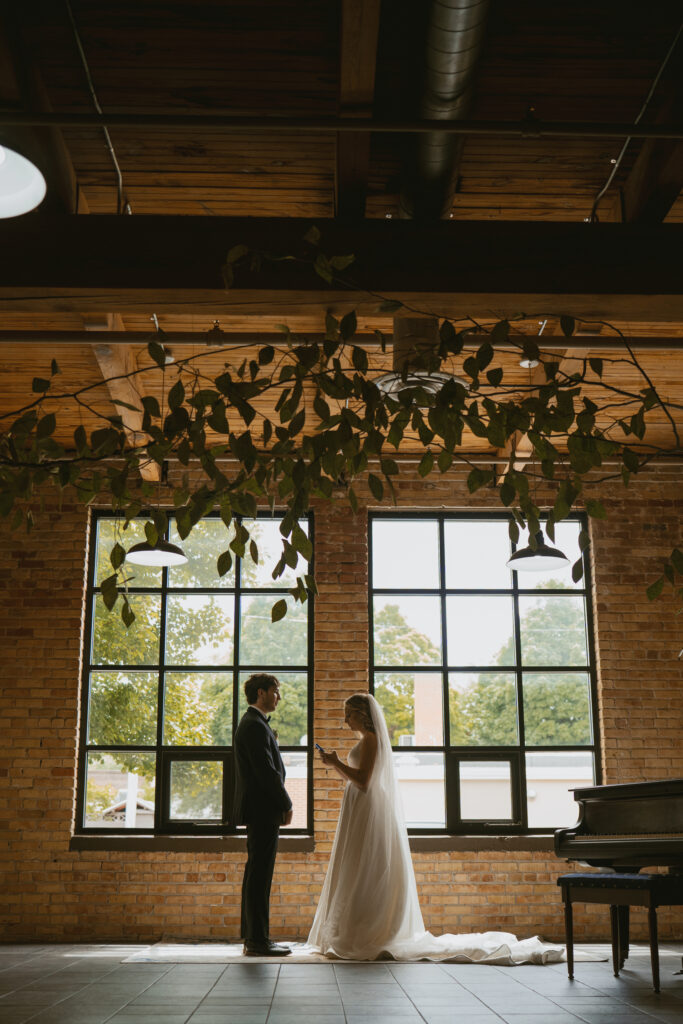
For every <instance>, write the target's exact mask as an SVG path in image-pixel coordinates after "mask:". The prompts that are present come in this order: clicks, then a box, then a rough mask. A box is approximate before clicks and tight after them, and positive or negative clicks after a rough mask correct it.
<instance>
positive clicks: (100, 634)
mask: <svg viewBox="0 0 683 1024" xmlns="http://www.w3.org/2000/svg"><path fill="white" fill-rule="evenodd" d="M130 603H131V606H132V608H133V611H134V612H135V622H133V624H132V625H131V626H129V627H128V628H126V626H124V624H123V622H122V621H121V605H120V598H119V602H117V604H116V606H115V607H114V609H113V610H112V611H111V612H108V611H107V609H106V608H105V606H104V602H103V600H102V598H101V596H100V595H99V594H98V595H97V596H96V597H95V601H94V608H93V639H92V661H93V664H95V665H155V664H157V662H158V660H159V624H160V621H161V618H160V615H161V598H160V597H157V596H156V594H135V595H134V596H133V595H131V598H130Z"/></svg>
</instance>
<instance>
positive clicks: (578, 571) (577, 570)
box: [572, 558, 583, 583]
mask: <svg viewBox="0 0 683 1024" xmlns="http://www.w3.org/2000/svg"><path fill="white" fill-rule="evenodd" d="M582 578H583V558H577V560H576V561H575V562H574V564H573V566H572V579H573V580H574V583H578V582H579V580H580V579H582Z"/></svg>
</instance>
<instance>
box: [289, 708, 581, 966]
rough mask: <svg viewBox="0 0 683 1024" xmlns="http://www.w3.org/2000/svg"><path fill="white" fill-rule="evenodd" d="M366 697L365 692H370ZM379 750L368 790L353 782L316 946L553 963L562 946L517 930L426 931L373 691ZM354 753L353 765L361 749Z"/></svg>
mask: <svg viewBox="0 0 683 1024" xmlns="http://www.w3.org/2000/svg"><path fill="white" fill-rule="evenodd" d="M364 696H365V695H364ZM367 697H368V700H369V705H370V713H371V717H372V724H373V728H374V731H375V735H376V736H377V754H376V758H375V764H374V766H373V770H372V775H371V778H370V782H369V784H368V787H367V789H366V790H361V789H359V788H358V787H357V786H355V785H353V784H352V783H347V785H346V789H345V792H344V799H343V801H342V807H341V811H340V814H339V822H338V825H337V832H336V835H335V839H334V845H333V847H332V854H331V857H330V864H329V868H328V871H327V876H326V878H325V883H324V885H323V890H322V893H321V895H320V902H319V904H318V908H317V911H316V915H315V919H314V922H313V927H312V929H311V932H310V935H309V937H308V945H309V946H310V947H312V948H313V949H314V950H317V951H319V952H322V953H324V954H326V955H327V956H333V957H334V956H336V957H340V958H343V959H354V960H375V959H377V958H378V957H383V956H384V957H393V958H394V959H396V960H421V959H429V960H463V961H469V962H472V961H478V962H487V963H501V964H502V963H506V964H511V963H529V962H535V963H545V962H547V961H556V960H561V959H563V954H564V949H563V947H562V946H549V945H547V944H545V943H543V942H542V941H541V940H540V939H538V938H532V939H526V940H524V941H522V942H518V940H517V937H516V936H515V935H512V934H510V933H509V932H484V933H475V934H470V935H453V934H446V935H439V936H436V935H432V934H431V932H427V931H425V927H424V923H423V920H422V913H421V911H420V903H419V900H418V894H417V886H416V883H415V873H414V871H413V862H412V859H411V855H410V846H409V844H408V833H407V830H406V826H405V821H404V817H403V810H402V806H401V798H400V794H399V790H398V783H397V781H396V776H395V773H394V766H393V757H392V751H391V740H390V738H389V732H388V730H387V725H386V722H385V720H384V715H383V714H382V709H381V707H380V705H379V704H378V702H377V701H376V700H375V698H374V697H373V696H372V695H371V694H368V695H367ZM355 750H356V748H354V750H352V751H351V753H350V755H349V763H350V764H351V765H352V766H353V759H354V753H355Z"/></svg>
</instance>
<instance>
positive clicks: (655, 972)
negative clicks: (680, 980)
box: [648, 905, 659, 992]
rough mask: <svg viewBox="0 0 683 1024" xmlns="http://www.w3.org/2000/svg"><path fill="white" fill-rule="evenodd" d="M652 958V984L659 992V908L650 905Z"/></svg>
mask: <svg viewBox="0 0 683 1024" xmlns="http://www.w3.org/2000/svg"><path fill="white" fill-rule="evenodd" d="M648 916H649V918H650V960H651V962H652V984H653V986H654V990H655V992H659V947H658V945H657V908H656V907H653V906H652V905H650V908H649V911H648Z"/></svg>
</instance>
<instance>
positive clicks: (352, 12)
mask: <svg viewBox="0 0 683 1024" xmlns="http://www.w3.org/2000/svg"><path fill="white" fill-rule="evenodd" d="M380 7H381V0H342V10H341V45H340V53H339V115H340V117H358V118H368V117H372V104H373V100H374V96H375V68H376V64H377V40H378V37H379V18H380ZM370 140H371V136H370V134H369V133H368V132H339V133H338V134H337V161H336V174H335V204H334V206H335V213H336V216H337V217H349V218H353V217H364V216H365V195H366V191H367V185H368V174H369V169H370Z"/></svg>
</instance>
